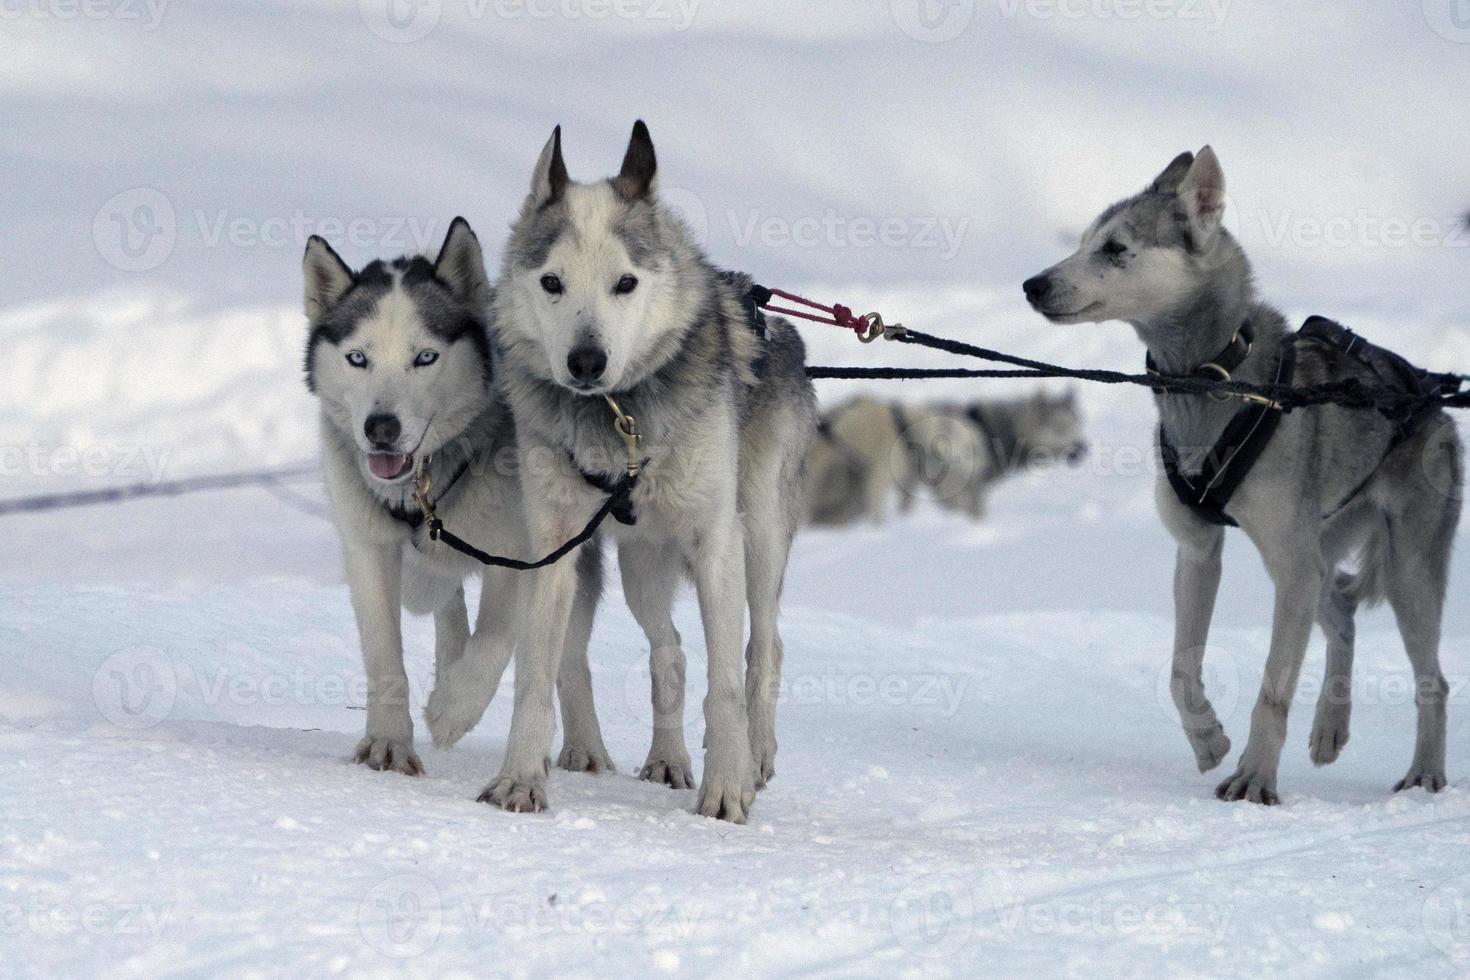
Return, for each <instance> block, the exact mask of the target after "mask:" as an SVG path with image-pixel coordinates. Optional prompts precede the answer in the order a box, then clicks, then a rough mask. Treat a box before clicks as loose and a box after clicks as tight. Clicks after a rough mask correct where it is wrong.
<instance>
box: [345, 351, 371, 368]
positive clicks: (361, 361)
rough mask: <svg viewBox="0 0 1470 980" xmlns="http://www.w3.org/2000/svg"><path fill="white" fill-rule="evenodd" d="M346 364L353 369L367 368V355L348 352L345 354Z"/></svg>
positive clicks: (359, 352)
mask: <svg viewBox="0 0 1470 980" xmlns="http://www.w3.org/2000/svg"><path fill="white" fill-rule="evenodd" d="M347 363H348V364H351V365H352V366H353V367H355V368H365V367H367V355H366V354H364V353H363V352H362V351H360V350H356V349H354V350H350V351H348V352H347Z"/></svg>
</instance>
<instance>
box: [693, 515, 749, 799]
mask: <svg viewBox="0 0 1470 980" xmlns="http://www.w3.org/2000/svg"><path fill="white" fill-rule="evenodd" d="M732 504H733V502H732ZM734 512H735V508H734V506H733V505H732V506H730V507H729V508H728V513H729V514H730V517H729V518H728V523H723V524H722V525H717V526H714V527H710V528H706V529H704V530H702V531H701V532H700V534H699V537H698V539H697V540H696V541H695V542H694V545H693V547H692V548H691V549H690V550H691V554H690V555H689V564H690V566H691V568H692V569H693V572H694V587H695V591H696V592H697V593H698V596H699V614H700V619H701V620H703V622H704V637H705V647H706V649H707V650H708V653H709V692H708V694H706V695H705V699H704V776H703V778H702V779H701V780H700V784H699V799H698V801H697V803H696V804H695V812H696V813H699V814H701V815H703V816H706V817H716V818H718V819H721V820H729V821H732V822H734V823H745V821H746V818H747V816H748V815H749V813H750V807H751V805H752V804H753V803H754V802H755V777H754V773H753V772H752V770H751V760H750V728H749V722H748V720H747V717H746V707H745V684H744V679H743V678H742V677H741V663H740V647H741V642H740V640H741V633H742V632H743V629H742V627H743V626H744V622H745V543H744V541H743V540H742V535H741V533H740V529H739V527H737V526H734V525H735V523H736V522H737V521H738V518H737V517H736V516H735V513H734Z"/></svg>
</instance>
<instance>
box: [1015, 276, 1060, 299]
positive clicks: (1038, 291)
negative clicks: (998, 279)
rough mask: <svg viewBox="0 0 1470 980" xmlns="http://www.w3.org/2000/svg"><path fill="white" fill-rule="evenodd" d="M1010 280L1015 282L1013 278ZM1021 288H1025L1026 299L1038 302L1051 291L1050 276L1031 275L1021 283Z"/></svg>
mask: <svg viewBox="0 0 1470 980" xmlns="http://www.w3.org/2000/svg"><path fill="white" fill-rule="evenodd" d="M1011 282H1015V280H1014V279H1012V280H1011ZM1021 288H1022V289H1024V290H1026V299H1027V300H1028V301H1030V302H1032V303H1040V302H1041V301H1042V300H1044V299H1046V297H1047V296H1048V295H1049V294H1050V293H1051V277H1050V276H1045V275H1041V276H1032V277H1031V278H1030V279H1027V280H1026V281H1025V282H1023V283H1022V284H1021Z"/></svg>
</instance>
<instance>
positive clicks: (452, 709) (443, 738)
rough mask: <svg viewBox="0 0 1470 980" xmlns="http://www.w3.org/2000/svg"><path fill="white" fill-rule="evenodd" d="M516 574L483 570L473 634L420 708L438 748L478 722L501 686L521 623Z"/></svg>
mask: <svg viewBox="0 0 1470 980" xmlns="http://www.w3.org/2000/svg"><path fill="white" fill-rule="evenodd" d="M518 575H519V573H517V572H512V571H509V570H507V569H504V568H487V569H485V573H484V578H483V580H482V582H481V586H480V608H479V611H478V612H477V613H476V614H475V632H474V633H473V634H471V635H470V638H469V640H468V642H466V644H465V653H464V656H463V657H461V658H459V659H458V660H456V661H455V662H454V663H453V664H452V665H450V667H449V668H448V670H446V671H444V672H443V673H442V675H441V676H440V678H439V679H438V680H437V681H436V682H435V684H434V692H433V693H432V694H430V695H429V702H428V704H426V705H425V706H424V722H425V723H426V724H427V725H428V726H429V734H430V735H431V736H432V737H433V739H434V744H435V745H437V746H438V747H440V748H448V747H449V746H451V745H454V744H455V743H456V742H458V741H459V740H460V739H462V738H464V737H465V735H467V734H469V732H470V729H472V728H474V727H475V726H476V725H478V724H479V723H480V719H481V718H482V717H483V716H484V714H485V709H486V708H488V707H489V706H490V701H491V700H492V699H493V698H494V697H495V692H496V690H497V689H499V687H500V678H501V677H502V676H503V675H504V674H505V668H506V666H507V665H508V664H509V663H510V658H511V654H512V653H513V652H514V650H515V642H516V634H517V628H518V624H519V622H520V587H521V583H520V579H519V578H518Z"/></svg>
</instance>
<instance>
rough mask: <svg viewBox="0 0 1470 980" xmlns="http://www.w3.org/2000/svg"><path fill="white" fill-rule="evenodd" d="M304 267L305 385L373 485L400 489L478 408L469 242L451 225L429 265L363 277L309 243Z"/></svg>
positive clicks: (482, 281) (483, 385) (477, 332)
mask: <svg viewBox="0 0 1470 980" xmlns="http://www.w3.org/2000/svg"><path fill="white" fill-rule="evenodd" d="M304 266H305V273H306V315H307V319H308V320H309V321H310V327H311V334H310V337H309V339H308V341H307V345H306V385H307V387H308V388H309V389H311V391H312V392H313V393H314V394H315V395H316V396H317V397H318V398H320V399H321V403H322V408H323V410H324V412H325V413H326V416H327V418H328V419H330V420H331V422H332V424H334V425H335V426H336V427H337V428H338V429H339V430H341V432H343V433H344V434H345V435H347V436H348V437H349V438H350V439H352V441H353V442H354V443H355V444H356V445H357V448H358V449H359V450H360V458H359V461H358V462H359V466H360V468H361V470H362V472H363V473H364V475H365V476H366V477H368V478H369V483H370V484H372V483H373V482H378V483H383V484H394V483H401V482H403V481H405V480H407V479H409V477H410V476H411V474H412V473H413V470H414V463H415V460H416V459H417V458H420V457H424V456H428V455H430V454H432V453H434V452H435V451H436V450H438V449H440V448H441V447H443V446H444V445H445V444H447V443H448V442H450V441H451V440H453V439H454V438H455V437H456V436H458V435H459V434H460V433H461V432H462V431H464V429H465V428H466V427H468V425H469V424H470V422H472V421H473V420H474V419H475V418H476V416H477V415H478V414H479V412H480V411H481V410H483V408H484V404H485V393H486V390H487V388H488V385H489V382H490V348H489V339H488V334H487V331H486V316H487V311H488V306H489V303H490V300H491V292H490V285H489V282H488V281H487V279H486V276H485V264H484V259H483V258H482V256H481V254H480V246H479V242H478V241H476V239H475V233H474V232H473V231H471V230H470V226H469V224H468V223H466V222H465V220H464V219H463V218H456V219H455V220H454V223H453V224H452V225H451V226H450V228H449V234H448V236H447V237H446V238H445V240H444V245H443V247H442V248H441V249H440V250H439V257H438V259H437V260H435V261H434V262H430V261H429V260H428V259H427V258H424V257H423V256H411V257H407V256H406V257H403V258H399V259H394V260H393V261H392V262H389V263H384V262H382V261H375V262H373V263H372V264H370V265H368V266H367V267H366V268H364V269H363V270H362V271H360V272H353V271H352V270H351V269H350V268H348V266H347V265H346V263H344V262H343V261H342V259H341V258H339V257H338V255H337V253H336V252H334V251H333V250H332V247H331V246H330V245H328V244H327V243H326V242H325V241H323V240H322V239H320V238H317V237H316V236H313V237H312V238H311V239H310V241H308V242H307V245H306V257H305V260H304Z"/></svg>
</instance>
